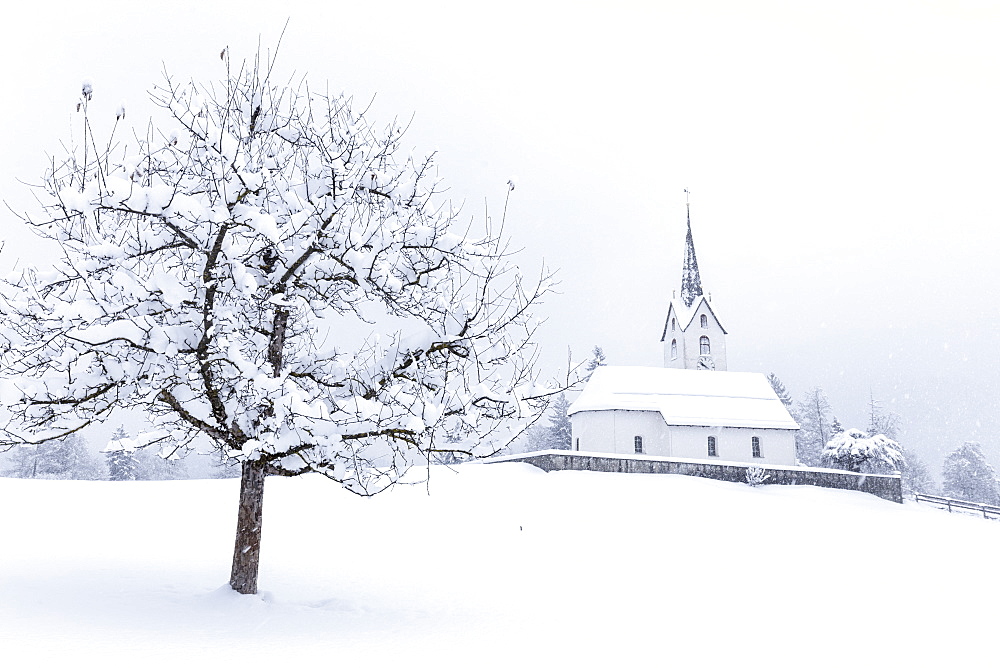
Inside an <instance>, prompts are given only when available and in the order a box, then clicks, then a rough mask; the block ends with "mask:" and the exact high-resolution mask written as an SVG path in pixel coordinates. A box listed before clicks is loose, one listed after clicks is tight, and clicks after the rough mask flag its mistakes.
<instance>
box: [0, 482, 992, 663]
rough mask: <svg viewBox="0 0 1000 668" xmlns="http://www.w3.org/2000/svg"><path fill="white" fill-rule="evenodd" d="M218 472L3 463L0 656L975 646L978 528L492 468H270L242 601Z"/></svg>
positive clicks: (663, 657)
mask: <svg viewBox="0 0 1000 668" xmlns="http://www.w3.org/2000/svg"><path fill="white" fill-rule="evenodd" d="M238 485H239V481H238V480H191V481H170V482H85V481H42V480H38V481H35V480H19V479H0V504H2V507H3V509H4V511H3V515H2V517H0V550H2V551H0V662H2V664H3V665H6V666H29V665H39V666H41V665H63V664H67V665H69V664H74V665H75V664H78V663H80V662H81V661H84V662H85V664H93V665H102V666H120V665H142V666H148V665H157V666H158V665H172V666H200V665H214V666H221V665H230V666H271V665H282V666H285V665H305V664H306V663H309V664H313V663H317V664H319V665H352V664H363V665H367V666H383V665H384V666H395V665H403V664H409V665H435V666H492V665H524V666H535V665H549V666H558V665H600V666H612V665H625V664H627V663H628V662H631V661H636V662H640V661H641V662H642V663H641V664H639V665H667V664H669V665H675V666H716V665H726V666H729V665H759V664H767V665H781V666H817V665H822V666H826V665H830V666H847V665H852V666H853V665H858V666H869V665H871V666H894V665H911V666H932V665H942V666H943V665H951V666H957V665H992V664H994V663H995V661H996V636H995V630H996V612H995V610H996V603H997V601H1000V575H998V571H997V568H996V560H997V558H998V555H1000V522H993V521H987V520H983V519H980V518H976V517H970V516H960V515H949V514H948V513H946V512H942V511H940V510H934V509H930V508H925V507H920V506H916V505H912V504H907V505H903V506H899V505H896V504H892V503H889V502H886V501H882V500H880V499H877V498H875V497H871V496H868V495H865V494H861V493H857V492H843V491H835V490H826V489H818V488H811V487H764V488H750V487H748V486H745V485H738V484H732V483H725V482H717V481H712V480H704V479H698V478H687V477H680V476H639V475H636V476H628V475H624V474H610V473H591V472H576V471H572V472H556V473H548V474H546V473H543V472H541V471H539V470H538V469H535V468H533V467H531V466H529V465H527V464H514V463H508V464H495V465H489V466H486V465H465V466H462V467H459V468H458V469H456V470H455V471H450V470H448V469H444V468H439V467H435V468H433V469H432V470H431V486H430V489H431V494H430V495H429V496H428V495H427V493H426V488H425V487H424V486H422V485H421V486H407V487H398V488H396V489H394V490H392V491H390V492H387V493H385V494H383V495H382V496H378V497H375V498H371V499H363V498H358V497H354V496H352V495H351V494H349V493H347V492H344V491H342V490H341V489H339V488H338V486H337V485H335V484H333V483H331V482H329V481H326V480H325V479H320V478H302V479H269V480H268V482H267V493H266V499H265V522H264V539H263V551H262V567H261V578H260V583H261V592H262V593H261V594H260V595H259V596H256V597H242V596H239V595H236V594H233V593H232V592H231V591H230V590H229V589H228V587H227V586H225V583H226V581H227V579H228V575H229V571H228V568H229V559H230V550H231V547H232V540H233V532H234V525H235V505H236V495H237V491H238Z"/></svg>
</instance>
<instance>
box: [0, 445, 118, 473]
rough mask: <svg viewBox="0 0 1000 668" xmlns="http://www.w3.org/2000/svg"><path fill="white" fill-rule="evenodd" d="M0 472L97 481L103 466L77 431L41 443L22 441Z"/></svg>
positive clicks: (102, 471)
mask: <svg viewBox="0 0 1000 668" xmlns="http://www.w3.org/2000/svg"><path fill="white" fill-rule="evenodd" d="M4 475H6V476H9V477H12V478H50V479H56V480H101V479H103V478H104V477H105V471H104V467H103V466H102V465H101V462H100V461H98V459H97V458H96V457H94V455H92V454H91V452H90V450H89V449H88V448H87V441H85V440H84V439H83V437H81V436H79V435H78V434H68V435H66V436H63V437H62V438H57V439H53V440H52V441H50V442H48V443H46V444H45V445H44V446H43V445H36V444H31V443H24V444H22V445H21V446H20V447H17V448H15V449H14V451H13V456H12V457H11V458H10V460H9V463H8V468H7V469H5V470H4Z"/></svg>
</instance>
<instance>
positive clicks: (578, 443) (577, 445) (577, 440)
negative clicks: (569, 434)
mask: <svg viewBox="0 0 1000 668" xmlns="http://www.w3.org/2000/svg"><path fill="white" fill-rule="evenodd" d="M579 449H580V439H576V448H575V450H579Z"/></svg>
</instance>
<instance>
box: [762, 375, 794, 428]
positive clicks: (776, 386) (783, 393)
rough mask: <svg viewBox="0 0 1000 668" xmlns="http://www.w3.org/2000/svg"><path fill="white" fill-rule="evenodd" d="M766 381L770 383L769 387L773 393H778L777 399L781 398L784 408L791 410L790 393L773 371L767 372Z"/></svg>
mask: <svg viewBox="0 0 1000 668" xmlns="http://www.w3.org/2000/svg"><path fill="white" fill-rule="evenodd" d="M767 382H769V383H770V384H771V389H773V390H774V393H775V394H776V395H778V399H781V403H783V404H785V408H787V409H788V411H789V412H791V411H792V404H793V402H792V395H791V394H789V393H788V390H787V389H786V388H785V384H784V383H782V382H781V379H780V378H778V377H777V376H776V375H774V374H773V373H769V374H767ZM793 417H794V416H793Z"/></svg>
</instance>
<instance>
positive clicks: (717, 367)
mask: <svg viewBox="0 0 1000 668" xmlns="http://www.w3.org/2000/svg"><path fill="white" fill-rule="evenodd" d="M684 192H685V194H690V193H688V191H687V190H685V191H684ZM660 341H661V342H662V343H663V366H665V367H667V368H670V369H701V370H708V371H725V370H726V330H725V329H724V328H723V327H722V323H720V322H719V319H718V318H717V317H716V315H715V311H714V310H712V304H711V294H709V296H708V297H706V296H705V294H704V291H703V290H702V287H701V273H700V272H699V271H698V257H697V256H696V255H695V252H694V236H693V235H692V234H691V202H690V200H688V202H687V238H686V239H685V245H684V267H683V268H682V270H681V290H680V299H677V292H676V291H674V293H673V297H672V298H671V300H670V306H669V307H668V308H667V322H666V324H665V325H664V326H663V336H661V337H660Z"/></svg>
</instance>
